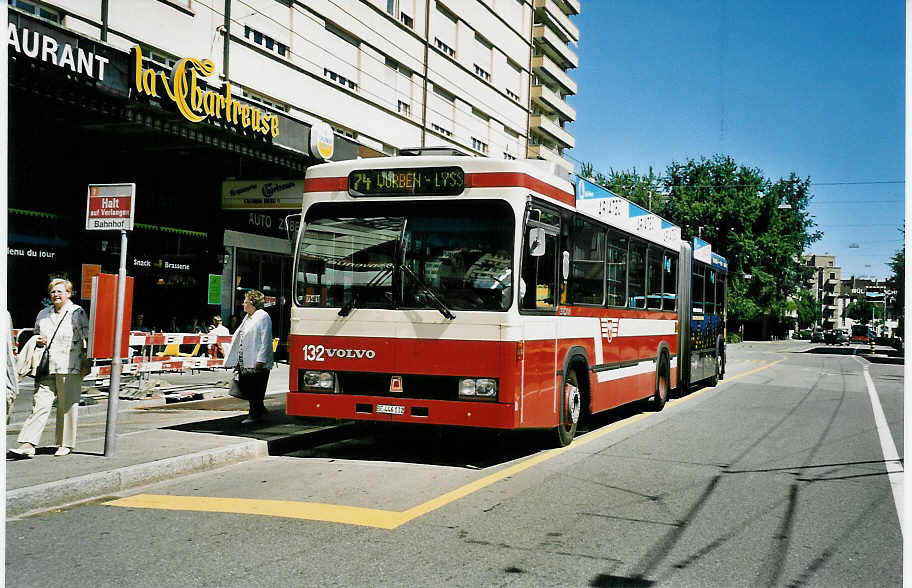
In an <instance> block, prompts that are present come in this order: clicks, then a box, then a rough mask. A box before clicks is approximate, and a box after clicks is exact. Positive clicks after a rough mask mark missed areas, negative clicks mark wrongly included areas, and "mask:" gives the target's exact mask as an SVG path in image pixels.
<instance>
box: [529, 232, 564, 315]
mask: <svg viewBox="0 0 912 588" xmlns="http://www.w3.org/2000/svg"><path fill="white" fill-rule="evenodd" d="M530 234H533V231H530V229H529V228H527V229H526V235H525V238H524V243H523V267H522V280H523V283H524V285H525V292H524V293H523V292H522V288H520V293H521V294H522V302H521V306H522V308H524V309H527V310H549V309H553V308H554V307H555V304H556V294H557V284H556V278H557V235H555V234H553V233H545V232H543V231H534V234H535V235H536V237H535V238H536V239H539V240H540V239H541V238H542V236H543V237H544V240H543V241H539V242H538V243H535V244H534V245H535V248H534V253H535V255H533V249H532V245H533V243H530V242H529V236H530ZM542 249H544V251H542Z"/></svg>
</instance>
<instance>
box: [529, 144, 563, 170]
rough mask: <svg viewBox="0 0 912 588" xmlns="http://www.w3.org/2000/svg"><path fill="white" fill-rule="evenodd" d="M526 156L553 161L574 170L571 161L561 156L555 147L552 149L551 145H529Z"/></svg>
mask: <svg viewBox="0 0 912 588" xmlns="http://www.w3.org/2000/svg"><path fill="white" fill-rule="evenodd" d="M526 156H527V157H528V158H529V159H544V160H547V161H553V162H555V163H557V164H558V165H560V166H561V167H564V168H566V169H568V170H570V171H571V172H572V171H573V164H572V163H571V162H570V161H568V160H566V159H564V158H563V157H561V154H560V153H558V152H557V151H555V150H554V149H551V148H550V147H546V146H544V145H529V150H528V152H527V155H526Z"/></svg>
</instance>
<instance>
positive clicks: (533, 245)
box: [529, 227, 545, 257]
mask: <svg viewBox="0 0 912 588" xmlns="http://www.w3.org/2000/svg"><path fill="white" fill-rule="evenodd" d="M544 254H545V229H543V228H541V227H535V228H532V229H529V255H531V256H532V257H541V256H542V255H544Z"/></svg>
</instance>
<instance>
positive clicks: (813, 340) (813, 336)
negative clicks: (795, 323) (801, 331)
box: [811, 331, 824, 343]
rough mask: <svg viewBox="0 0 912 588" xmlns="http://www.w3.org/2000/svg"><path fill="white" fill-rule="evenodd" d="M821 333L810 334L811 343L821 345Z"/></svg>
mask: <svg viewBox="0 0 912 588" xmlns="http://www.w3.org/2000/svg"><path fill="white" fill-rule="evenodd" d="M823 342H824V341H823V331H814V332H813V333H811V343H823Z"/></svg>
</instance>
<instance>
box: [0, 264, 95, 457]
mask: <svg viewBox="0 0 912 588" xmlns="http://www.w3.org/2000/svg"><path fill="white" fill-rule="evenodd" d="M48 294H49V296H50V298H51V306H48V307H47V308H45V309H44V310H42V311H41V312H39V313H38V317H37V318H36V319H35V335H36V336H37V343H36V345H37V346H38V347H45V350H44V353H47V354H49V355H48V373H47V374H46V375H44V376H43V377H41V378H37V377H36V381H35V397H34V400H33V402H32V413H31V414H30V415H29V417H28V418H27V419H26V421H25V423H24V424H23V425H22V431H21V432H20V433H19V437H18V439H17V441H18V443H19V447H17V448H16V449H11V450H10V452H11V453H12V454H14V457H19V458H29V457H32V456H33V455H35V447H36V446H37V445H38V443H39V442H40V441H41V433H42V432H44V427H45V425H46V424H47V420H48V416H49V415H50V413H51V405H52V404H53V402H54V399H55V398H56V399H57V429H56V437H57V446H58V448H57V452H56V453H55V454H54V455H56V456H58V457H60V456H64V455H69V454H70V453H71V452H72V451H73V447H75V446H76V418H77V414H78V407H79V395H80V391H81V387H82V378H83V376H84V375H85V374H86V373H88V369H87V368H88V361H87V359H86V341H87V339H88V336H89V319H88V317H87V316H86V312H85V310H83V308H82V307H81V306H78V305H76V304H74V303H73V302H71V301H70V297H71V296H72V295H73V284H72V283H70V281H69V280H63V279H60V278H57V279H54V280H52V281H51V283H50V284H49V285H48Z"/></svg>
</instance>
